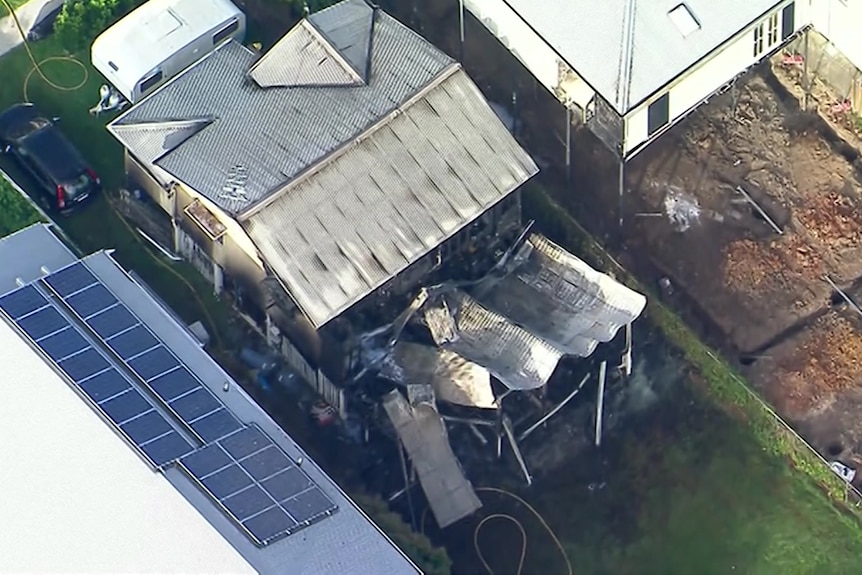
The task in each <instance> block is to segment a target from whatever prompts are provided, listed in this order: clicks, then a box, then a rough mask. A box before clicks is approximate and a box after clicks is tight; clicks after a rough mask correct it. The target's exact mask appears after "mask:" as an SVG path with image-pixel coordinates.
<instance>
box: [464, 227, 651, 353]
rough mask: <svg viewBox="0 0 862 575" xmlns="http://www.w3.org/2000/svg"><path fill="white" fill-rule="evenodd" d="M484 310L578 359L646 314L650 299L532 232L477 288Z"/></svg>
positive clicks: (475, 294) (478, 299)
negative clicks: (497, 269)
mask: <svg viewBox="0 0 862 575" xmlns="http://www.w3.org/2000/svg"><path fill="white" fill-rule="evenodd" d="M473 296H474V297H475V299H476V301H478V302H479V303H481V304H482V306H484V307H486V308H488V309H489V310H492V311H494V312H496V313H499V314H501V315H503V316H505V317H507V318H508V319H509V320H511V321H512V322H513V323H515V324H517V325H519V326H521V327H523V328H525V329H527V330H529V331H530V332H532V333H533V334H535V335H537V336H539V337H540V338H542V339H544V340H545V341H547V342H549V343H551V344H553V345H554V346H556V347H558V348H560V349H562V350H564V351H565V352H566V353H568V354H571V355H575V356H578V357H587V356H589V355H590V354H592V353H593V351H595V349H596V347H597V346H598V345H599V343H602V342H608V341H611V340H612V339H613V338H614V336H616V334H617V331H618V330H619V329H620V328H621V327H623V326H625V325H626V324H629V323H631V322H633V321H634V320H635V319H637V318H638V316H640V314H641V313H642V312H643V310H644V307H645V306H646V297H644V296H643V295H642V294H639V293H637V292H635V291H633V290H631V289H629V288H627V287H626V286H624V285H623V284H621V283H619V282H618V281H616V280H615V279H613V278H611V277H610V276H608V275H607V274H603V273H601V272H598V271H596V270H594V269H593V268H591V267H590V266H589V265H588V264H587V263H585V262H584V261H582V260H581V259H579V258H577V257H575V256H574V255H572V254H571V253H569V252H567V251H566V250H564V249H563V248H561V247H560V246H558V245H557V244H555V243H554V242H552V241H550V240H549V239H547V238H546V237H544V236H542V235H540V234H531V235H530V237H529V238H528V239H527V241H526V242H525V243H524V245H523V246H522V247H521V248H520V249H519V250H518V251H517V252H516V253H515V255H514V257H512V258H511V259H510V260H509V261H508V262H507V263H506V265H505V266H504V269H503V270H502V272H501V273H495V274H492V275H490V276H488V277H486V278H485V279H484V280H483V281H482V283H481V284H480V285H479V286H477V287H476V289H474V290H473Z"/></svg>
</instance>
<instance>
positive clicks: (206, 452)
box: [180, 426, 337, 545]
mask: <svg viewBox="0 0 862 575" xmlns="http://www.w3.org/2000/svg"><path fill="white" fill-rule="evenodd" d="M180 463H181V464H182V466H183V468H184V469H185V470H186V472H187V473H189V474H190V475H191V476H192V477H194V478H195V479H196V480H197V481H198V482H199V483H200V484H201V486H203V488H204V490H205V491H206V492H207V494H208V495H209V496H210V497H212V498H213V499H214V500H215V501H217V502H218V503H219V505H221V507H222V509H224V511H225V512H226V513H227V514H228V515H229V516H230V517H231V519H233V520H234V521H235V522H237V523H238V524H239V525H241V526H242V527H243V528H244V529H245V530H246V532H247V533H248V534H250V535H251V537H252V538H253V539H254V541H255V542H256V543H257V544H258V545H266V544H268V543H270V542H272V541H273V540H275V539H277V538H280V537H284V536H287V535H290V534H291V533H294V532H296V531H297V530H299V529H301V528H303V527H306V526H308V525H311V524H312V523H314V522H316V521H319V520H321V519H323V518H325V517H328V516H329V515H331V514H332V513H333V512H334V511H336V509H337V506H336V505H335V504H334V503H333V502H332V500H330V499H329V497H327V495H326V494H325V493H324V492H323V491H322V490H321V489H320V488H319V487H318V486H317V485H315V483H314V482H313V481H312V480H311V478H310V477H308V475H306V474H305V472H304V471H302V469H300V467H299V466H297V465H296V464H295V463H294V462H293V460H291V459H290V457H288V455H287V454H286V453H285V452H284V451H283V450H282V449H281V448H280V447H279V446H278V445H276V444H275V442H273V441H272V439H270V438H269V437H268V436H267V435H266V434H264V433H263V432H262V431H261V430H260V429H259V428H258V427H257V426H248V427H244V428H242V429H240V430H239V431H237V432H235V433H232V434H231V435H228V436H226V437H224V438H223V439H221V440H219V441H217V442H215V443H211V444H209V445H207V446H206V447H203V448H202V449H200V450H198V451H196V452H194V453H192V454H189V455H187V456H185V457H183V458H182V459H181V460H180Z"/></svg>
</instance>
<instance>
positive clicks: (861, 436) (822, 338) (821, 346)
mask: <svg viewBox="0 0 862 575" xmlns="http://www.w3.org/2000/svg"><path fill="white" fill-rule="evenodd" d="M860 327H862V326H860V322H859V317H858V315H856V313H855V312H852V311H850V310H846V309H842V310H833V311H829V312H828V313H827V314H825V315H823V316H822V317H820V318H818V319H817V320H815V321H814V322H812V324H811V325H810V326H808V327H806V328H805V329H803V330H802V331H801V332H799V333H797V334H796V335H794V336H793V337H790V338H788V339H786V340H784V341H783V342H781V343H780V344H778V345H776V346H775V347H773V348H771V349H769V350H768V351H765V352H764V355H763V356H762V357H761V358H760V359H758V360H757V362H756V363H755V364H754V365H753V366H752V367H751V368H750V369H749V370H748V373H747V376H748V380H749V381H750V382H751V384H752V385H754V387H755V388H756V389H757V390H758V391H759V392H760V393H761V394H762V395H763V397H764V398H765V399H766V400H767V401H769V402H770V403H771V404H772V405H773V406H774V407H775V409H776V410H777V411H778V412H779V413H781V414H782V416H783V417H785V418H786V419H787V420H788V421H789V422H790V423H792V424H793V425H794V427H796V428H797V430H798V431H799V432H800V433H802V435H803V436H805V437H806V439H807V440H808V441H809V442H811V443H812V445H814V446H815V447H816V448H818V450H819V451H820V452H821V453H824V454H826V453H828V452H829V451H834V452H836V453H831V454H830V455H832V456H833V457H837V456H838V453H837V451H838V450H837V449H835V448H834V446H835V445H840V446H841V450H840V452H841V454H842V455H843V456H844V457H847V456H850V457H851V458H852V456H855V455H856V454H862V420H860V418H859V413H860V411H862V331H860Z"/></svg>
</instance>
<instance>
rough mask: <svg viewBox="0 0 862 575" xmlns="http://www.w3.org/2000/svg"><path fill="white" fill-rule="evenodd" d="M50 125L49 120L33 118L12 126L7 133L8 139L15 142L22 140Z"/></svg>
mask: <svg viewBox="0 0 862 575" xmlns="http://www.w3.org/2000/svg"><path fill="white" fill-rule="evenodd" d="M50 125H51V121H50V120H48V119H47V118H31V119H30V120H28V121H26V122H21V123H19V124H15V125H14V126H12V127H11V128H10V129H9V132H8V133H7V137H8V138H9V139H10V140H13V141H14V140H20V139H21V138H23V137H25V136H28V135H30V134H32V133H33V132H38V131H39V130H41V129H42V128H45V127H47V126H50Z"/></svg>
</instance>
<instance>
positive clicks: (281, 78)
mask: <svg viewBox="0 0 862 575" xmlns="http://www.w3.org/2000/svg"><path fill="white" fill-rule="evenodd" d="M248 75H249V77H250V78H251V79H252V80H254V82H255V83H256V84H257V85H258V86H260V87H261V88H276V87H278V88H292V87H299V86H356V85H359V84H364V83H365V81H364V80H363V78H362V77H360V76H359V74H357V73H356V71H355V70H354V69H353V68H352V67H351V66H350V64H348V62H347V61H346V60H345V59H344V58H343V57H342V55H341V54H340V53H339V52H338V51H337V50H335V49H334V48H333V47H332V46H331V45H330V44H329V43H328V42H327V41H326V40H325V39H324V38H323V37H322V36H321V35H320V34H319V33H318V32H317V31H316V30H315V29H314V27H313V26H311V25H310V24H309V23H308V20H303V21H302V22H300V23H299V24H297V25H296V26H294V28H293V29H292V30H291V31H290V32H288V33H287V34H285V36H284V37H283V38H282V39H281V40H279V41H278V42H277V43H276V44H275V46H273V47H272V48H271V49H270V50H269V51H268V52H267V53H266V54H264V55H263V56H262V57H261V59H260V60H258V61H257V63H255V65H254V66H252V67H251V69H250V70H249V72H248Z"/></svg>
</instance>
